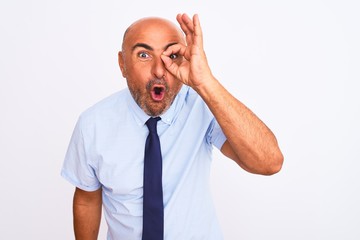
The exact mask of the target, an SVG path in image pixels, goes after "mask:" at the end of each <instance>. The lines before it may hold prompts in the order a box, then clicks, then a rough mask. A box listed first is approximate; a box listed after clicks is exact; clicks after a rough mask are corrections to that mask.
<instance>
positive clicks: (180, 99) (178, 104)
mask: <svg viewBox="0 0 360 240" xmlns="http://www.w3.org/2000/svg"><path fill="white" fill-rule="evenodd" d="M188 90H189V87H188V86H186V85H183V86H182V87H181V89H180V91H179V93H178V94H177V95H176V97H175V99H174V101H173V103H172V104H171V106H170V108H169V109H168V110H167V111H166V112H165V113H163V114H161V115H160V117H161V121H163V122H164V123H166V124H168V125H171V124H172V123H173V121H174V119H175V117H176V115H177V113H178V112H179V110H180V109H181V108H182V106H183V104H184V102H185V98H186V95H187V93H188ZM127 95H128V96H127V102H128V106H129V109H130V111H131V112H132V113H133V116H134V118H135V121H136V123H137V124H138V125H139V126H142V125H144V124H145V122H146V121H147V120H148V119H149V117H150V116H149V115H147V114H146V113H145V112H144V111H143V110H142V109H141V108H140V107H139V105H137V103H136V102H135V100H134V98H133V97H132V95H131V93H130V90H129V89H127Z"/></svg>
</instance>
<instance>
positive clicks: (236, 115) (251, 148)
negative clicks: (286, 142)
mask: <svg viewBox="0 0 360 240" xmlns="http://www.w3.org/2000/svg"><path fill="white" fill-rule="evenodd" d="M206 83H207V84H204V85H203V86H199V87H197V88H196V89H195V90H196V91H197V92H198V93H199V95H200V96H201V97H202V98H203V99H204V101H205V102H206V104H207V105H208V107H209V109H210V110H211V111H212V113H213V114H214V116H215V118H216V120H217V121H218V123H219V125H220V127H221V129H222V130H223V132H224V134H225V136H226V137H227V142H228V144H229V145H230V147H227V148H231V151H230V152H229V149H226V147H225V148H224V149H225V152H224V154H226V155H227V156H228V157H231V158H232V159H233V160H235V161H236V162H237V163H238V164H239V165H240V166H242V167H243V168H244V169H246V170H247V171H250V172H253V173H260V174H272V173H275V172H277V171H279V170H280V168H281V165H282V161H283V156H282V154H281V152H280V149H279V147H278V143H277V140H276V138H275V136H274V134H273V133H272V132H271V130H270V129H269V128H268V127H267V126H266V125H265V124H264V123H263V122H262V121H261V120H260V119H259V118H258V117H257V116H256V115H255V114H254V113H253V112H252V111H251V110H250V109H248V108H247V107H246V106H245V105H244V104H243V103H241V102H240V101H239V100H237V99H236V98H235V97H233V96H232V95H231V94H230V93H229V92H228V91H227V90H226V89H225V88H224V87H223V86H222V85H221V84H220V83H219V82H218V81H217V80H216V79H215V78H213V77H212V76H211V77H209V81H207V82H206ZM222 150H223V149H222Z"/></svg>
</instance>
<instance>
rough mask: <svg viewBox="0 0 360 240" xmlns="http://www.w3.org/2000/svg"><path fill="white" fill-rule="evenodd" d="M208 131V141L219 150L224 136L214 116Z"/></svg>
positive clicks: (223, 141)
mask: <svg viewBox="0 0 360 240" xmlns="http://www.w3.org/2000/svg"><path fill="white" fill-rule="evenodd" d="M208 133H209V134H208V142H209V143H210V144H212V145H214V146H215V147H216V148H217V149H219V150H220V149H221V147H222V145H223V144H224V143H225V141H226V136H225V134H224V133H223V131H222V129H221V127H220V125H219V123H218V122H217V121H216V119H215V118H214V119H213V120H212V121H211V124H210V127H209V131H208Z"/></svg>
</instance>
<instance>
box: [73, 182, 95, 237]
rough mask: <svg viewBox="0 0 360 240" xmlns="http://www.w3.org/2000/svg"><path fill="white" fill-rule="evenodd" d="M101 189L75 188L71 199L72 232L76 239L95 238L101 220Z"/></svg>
mask: <svg viewBox="0 0 360 240" xmlns="http://www.w3.org/2000/svg"><path fill="white" fill-rule="evenodd" d="M101 194H102V190H101V188H100V189H99V190H96V191H94V192H86V191H84V190H81V189H79V188H76V189H75V193H74V201H73V214H74V232H75V238H76V239H77V240H91V239H97V237H98V233H99V226H100V221H101V205H102V196H101Z"/></svg>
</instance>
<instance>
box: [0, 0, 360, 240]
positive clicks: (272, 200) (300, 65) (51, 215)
mask: <svg viewBox="0 0 360 240" xmlns="http://www.w3.org/2000/svg"><path fill="white" fill-rule="evenodd" d="M178 12H187V13H189V14H194V13H199V14H200V20H201V23H202V26H203V32H204V41H205V50H206V53H207V55H208V59H209V63H210V65H211V67H212V71H213V73H214V75H215V76H216V77H217V78H218V79H219V80H220V81H221V82H222V83H223V84H224V85H225V86H226V87H227V88H228V89H229V91H230V92H232V93H233V94H234V95H235V96H236V97H238V98H239V99H240V100H241V101H243V102H244V103H245V104H246V105H247V106H248V107H250V108H251V109H252V110H253V111H254V112H255V113H256V114H257V115H258V116H259V117H260V118H261V119H262V120H263V121H264V122H265V123H266V124H267V125H268V126H269V127H270V128H271V129H272V130H273V132H274V133H275V134H276V136H277V138H278V141H279V144H280V146H281V149H282V151H283V153H284V156H285V163H284V166H283V169H282V171H281V172H280V173H278V174H277V175H274V176H271V177H264V176H258V175H252V174H249V173H247V172H245V171H243V170H242V169H240V168H239V167H237V165H236V164H235V163H233V162H231V161H230V160H228V159H226V158H224V157H222V156H221V155H220V154H219V152H217V151H216V152H215V160H214V164H213V169H212V178H211V183H212V186H213V188H212V189H213V195H214V201H215V204H216V208H217V212H218V216H219V219H220V222H221V225H222V228H223V231H224V236H225V239H227V240H241V239H246V240H251V239H254V240H255V239H256V240H260V239H274V240H275V239H276V240H289V239H291V240H296V239H299V240H304V239H316V240H318V239H326V240H330V239H334V240H335V239H354V240H355V239H360V228H359V226H360V207H359V203H360V164H359V160H360V146H359V143H360V137H359V136H360V127H359V123H360V97H359V80H360V68H359V67H360V47H359V46H360V44H359V43H360V17H359V16H360V14H359V12H360V4H359V1H357V0H353V1H350V0H343V1H340V0H339V1H325V0H304V1H286V0H283V1H281V0H274V1H266V0H263V1H260V0H254V1H230V0H222V1H213V2H210V1H165V0H164V1H126V2H125V1H119V0H118V1H115V0H112V1H110V0H109V1H85V0H84V1H70V0H63V1H45V0H43V1H41V0H37V1H36V0H33V1H26V0H23V1H20V0H11V1H10V0H9V1H7V0H1V3H0V36H1V37H0V163H1V167H0V182H1V186H2V187H1V198H0V238H1V239H37V240H41V239H47V240H48V239H52V240H57V239H59V240H60V239H62V240H63V239H73V231H72V212H71V211H72V209H71V208H72V206H71V204H72V194H73V189H74V188H73V186H71V185H70V184H69V183H68V182H66V181H65V180H64V179H62V178H61V177H60V169H61V165H62V161H63V158H64V155H65V152H66V149H67V145H68V142H69V139H70V136H71V133H72V130H73V128H74V125H75V122H76V120H77V118H78V116H79V114H80V113H81V112H82V111H83V110H85V109H86V108H88V107H89V106H91V105H92V104H94V103H95V102H97V101H99V100H100V99H102V98H104V97H106V96H108V95H110V94H111V93H113V92H115V91H118V90H119V89H122V88H124V87H125V81H124V79H123V78H122V77H121V74H120V71H119V69H118V66H117V52H118V51H119V50H120V46H121V41H122V34H123V32H124V30H125V29H126V27H127V26H128V25H129V24H130V23H132V22H133V21H134V20H136V19H138V18H140V17H145V16H161V17H165V18H169V19H172V20H175V16H176V14H177V13H178ZM105 231H106V224H105V222H102V226H101V233H100V237H99V239H105Z"/></svg>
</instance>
